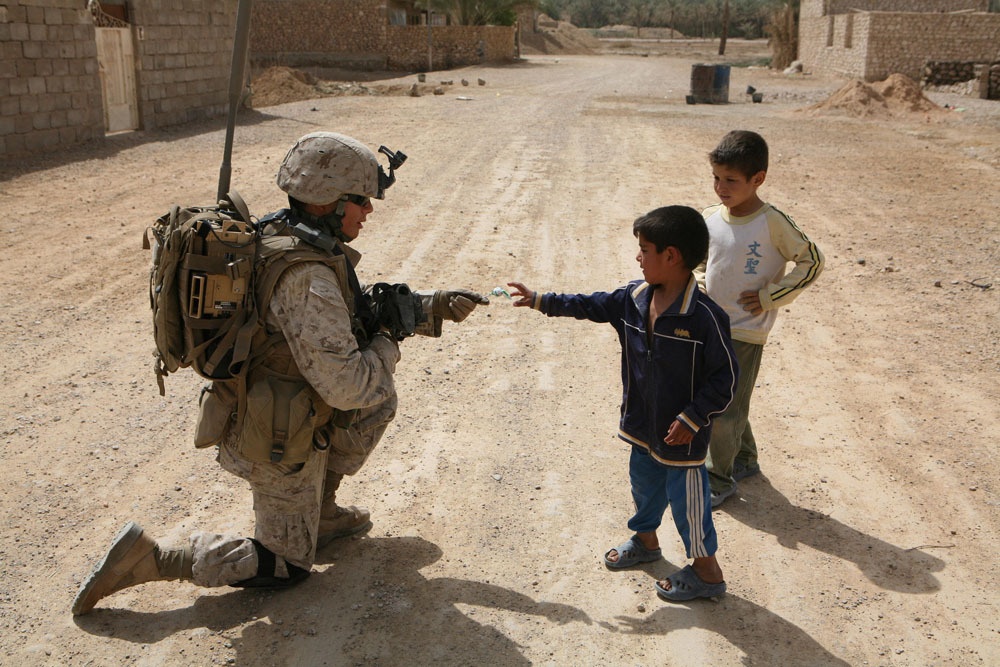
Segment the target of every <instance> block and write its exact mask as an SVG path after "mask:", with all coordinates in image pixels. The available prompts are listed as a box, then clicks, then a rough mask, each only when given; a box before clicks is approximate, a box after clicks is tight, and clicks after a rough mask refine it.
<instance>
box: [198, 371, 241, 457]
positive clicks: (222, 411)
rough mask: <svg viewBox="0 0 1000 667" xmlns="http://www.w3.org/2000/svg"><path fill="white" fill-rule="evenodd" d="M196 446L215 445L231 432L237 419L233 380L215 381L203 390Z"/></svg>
mask: <svg viewBox="0 0 1000 667" xmlns="http://www.w3.org/2000/svg"><path fill="white" fill-rule="evenodd" d="M199 404H200V405H199V412H198V423H197V424H196V426H195V433H194V446H195V447H198V448H199V449H200V448H203V447H214V446H215V445H218V444H220V443H221V442H222V441H223V440H224V439H225V437H226V436H227V435H228V434H229V431H230V429H231V428H232V426H233V424H234V423H235V421H236V407H237V399H236V386H235V383H231V382H213V383H211V384H208V385H205V387H204V388H203V389H202V390H201V398H200V400H199Z"/></svg>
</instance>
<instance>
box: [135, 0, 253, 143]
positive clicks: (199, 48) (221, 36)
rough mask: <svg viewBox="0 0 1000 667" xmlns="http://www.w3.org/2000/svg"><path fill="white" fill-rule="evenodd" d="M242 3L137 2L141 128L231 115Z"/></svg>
mask: <svg viewBox="0 0 1000 667" xmlns="http://www.w3.org/2000/svg"><path fill="white" fill-rule="evenodd" d="M236 8H237V0H133V1H132V2H131V3H130V9H131V11H132V15H131V17H130V20H131V23H132V26H133V35H134V38H135V53H136V60H137V63H136V70H137V71H136V87H137V88H138V90H137V94H138V98H139V125H140V127H141V128H142V129H146V130H149V129H153V128H160V127H166V126H170V125H179V124H182V123H187V122H190V121H193V120H201V119H205V118H212V117H215V116H220V115H225V114H226V111H227V109H228V102H229V100H228V97H229V75H230V70H231V67H232V52H233V40H234V37H235V31H236Z"/></svg>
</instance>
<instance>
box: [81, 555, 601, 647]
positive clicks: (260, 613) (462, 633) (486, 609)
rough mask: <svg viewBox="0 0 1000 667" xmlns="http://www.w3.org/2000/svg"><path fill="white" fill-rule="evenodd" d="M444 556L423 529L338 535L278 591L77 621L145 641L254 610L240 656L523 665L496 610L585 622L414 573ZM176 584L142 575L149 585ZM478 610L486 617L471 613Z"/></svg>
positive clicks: (483, 588)
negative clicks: (308, 568) (412, 533)
mask: <svg viewBox="0 0 1000 667" xmlns="http://www.w3.org/2000/svg"><path fill="white" fill-rule="evenodd" d="M441 556H442V551H441V549H440V548H438V546H437V545H435V544H433V543H431V542H428V541H427V540H424V539H423V538H420V537H379V538H368V537H365V538H360V539H358V538H355V539H350V540H341V541H339V542H335V543H333V544H331V545H329V546H328V547H326V548H325V549H323V550H321V551H320V553H319V555H318V557H317V565H319V566H322V565H323V564H328V563H332V565H331V566H330V567H327V568H325V569H319V568H314V573H313V575H312V576H310V577H309V578H308V579H306V580H305V581H304V582H303V583H301V584H299V585H297V586H296V587H294V588H291V589H288V590H285V591H280V592H263V591H250V590H238V591H234V592H231V593H225V594H222V595H206V596H202V597H199V598H198V599H197V600H196V602H195V603H194V605H192V606H191V607H187V608H183V609H175V610H170V611H163V612H158V613H146V612H133V611H130V610H123V609H107V608H105V609H100V608H99V609H97V610H95V611H94V612H93V613H91V614H88V615H86V616H80V617H77V618H76V619H75V620H76V622H77V624H78V626H79V627H80V628H81V629H83V630H84V631H86V632H90V633H92V634H96V635H105V636H114V637H116V638H118V639H123V640H126V641H130V642H135V643H144V644H149V643H154V642H156V641H159V640H162V639H165V638H167V637H170V636H172V635H176V634H177V633H179V632H182V631H184V630H191V629H195V628H202V627H204V628H208V629H209V630H212V631H215V632H220V631H224V630H227V629H231V628H235V627H238V626H240V625H242V624H244V623H247V621H248V620H249V619H251V618H252V619H253V620H252V622H250V623H249V624H247V625H246V627H244V628H242V630H241V631H240V632H241V636H240V637H239V638H235V639H233V640H232V646H233V649H234V650H235V651H236V652H237V656H236V664H240V665H243V664H255V662H257V661H259V660H260V658H261V656H267V658H268V660H269V661H270V662H273V663H275V664H291V662H294V663H295V664H303V665H309V664H317V665H319V664H328V662H329V659H330V651H331V647H337V652H338V654H339V655H340V656H342V662H343V663H345V664H373V663H378V664H434V663H440V662H443V663H449V662H454V661H456V660H458V661H460V662H461V663H462V664H505V665H520V664H523V665H527V664H530V662H529V661H528V660H527V659H526V658H525V657H524V656H523V655H521V651H520V650H519V647H518V645H517V644H516V643H514V642H513V641H512V640H511V639H510V638H508V637H507V636H506V635H504V634H503V633H501V632H500V631H498V630H497V629H496V628H495V627H494V626H495V625H499V624H498V623H497V618H496V614H495V613H494V612H495V611H497V610H503V611H507V612H514V613H517V614H523V615H536V616H544V617H546V618H547V619H549V620H550V621H554V622H557V623H560V624H561V623H568V622H570V621H582V622H585V623H587V624H590V623H591V620H590V618H589V617H588V616H587V614H585V613H584V612H583V611H582V610H580V609H577V608H576V607H572V606H569V605H564V604H557V603H553V602H537V601H535V600H534V599H532V598H531V597H529V596H527V595H524V594H522V593H518V592H516V591H513V590H510V589H508V588H504V587H502V586H497V585H493V584H489V583H484V582H482V581H475V580H470V579H456V578H452V577H430V578H429V577H425V576H424V575H423V574H421V572H420V570H421V569H422V568H426V567H428V566H430V565H431V564H433V563H434V562H436V561H437V560H439V559H440V558H441ZM475 562H476V563H478V562H479V561H475ZM486 576H488V575H486ZM176 585H177V584H176V583H166V582H156V583H153V584H148V585H147V587H148V592H147V593H146V594H148V595H150V596H152V595H155V591H154V589H153V587H155V586H176ZM113 600H114V598H109V603H110V604H109V606H111V605H113ZM456 605H468V606H470V607H474V609H470V610H468V611H463V610H461V609H459V608H458V607H457V606H456ZM480 608H481V609H480ZM476 613H480V614H482V616H484V617H485V618H484V621H483V622H478V621H476V620H474V618H473V616H474V615H475V614H476ZM258 619H259V620H258ZM428 638H432V639H433V641H428Z"/></svg>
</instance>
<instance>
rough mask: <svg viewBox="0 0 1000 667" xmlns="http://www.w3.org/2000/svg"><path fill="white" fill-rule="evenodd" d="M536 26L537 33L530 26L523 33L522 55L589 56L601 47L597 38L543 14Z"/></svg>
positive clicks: (565, 22)
mask: <svg viewBox="0 0 1000 667" xmlns="http://www.w3.org/2000/svg"><path fill="white" fill-rule="evenodd" d="M536 24H537V26H538V28H537V30H536V31H533V30H532V29H531V27H530V26H529V27H527V28H525V29H523V30H522V31H521V52H522V53H526V54H534V55H538V54H559V53H563V54H567V55H587V54H592V53H595V52H596V51H598V50H599V49H600V47H601V43H600V42H599V41H598V40H597V38H596V37H594V36H593V35H591V34H590V33H589V32H588V31H586V30H581V29H580V28H577V27H576V26H575V25H573V24H572V23H569V22H567V21H557V20H555V19H553V18H551V17H549V16H546V15H545V14H541V15H540V16H539V17H538V20H537V21H536Z"/></svg>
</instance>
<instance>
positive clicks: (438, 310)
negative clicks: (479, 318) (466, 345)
mask: <svg viewBox="0 0 1000 667" xmlns="http://www.w3.org/2000/svg"><path fill="white" fill-rule="evenodd" d="M434 296H435V299H434V314H435V315H438V316H439V317H441V318H442V319H446V320H450V321H452V322H461V321H462V320H464V319H465V318H466V317H468V316H469V315H470V314H471V313H472V311H474V310H475V309H476V306H480V305H482V306H488V305H489V303H490V300H489V298H487V297H485V296H483V295H482V294H480V293H478V292H473V291H472V290H467V289H455V290H440V291H438V292H437V293H436V294H435V295H434Z"/></svg>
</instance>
